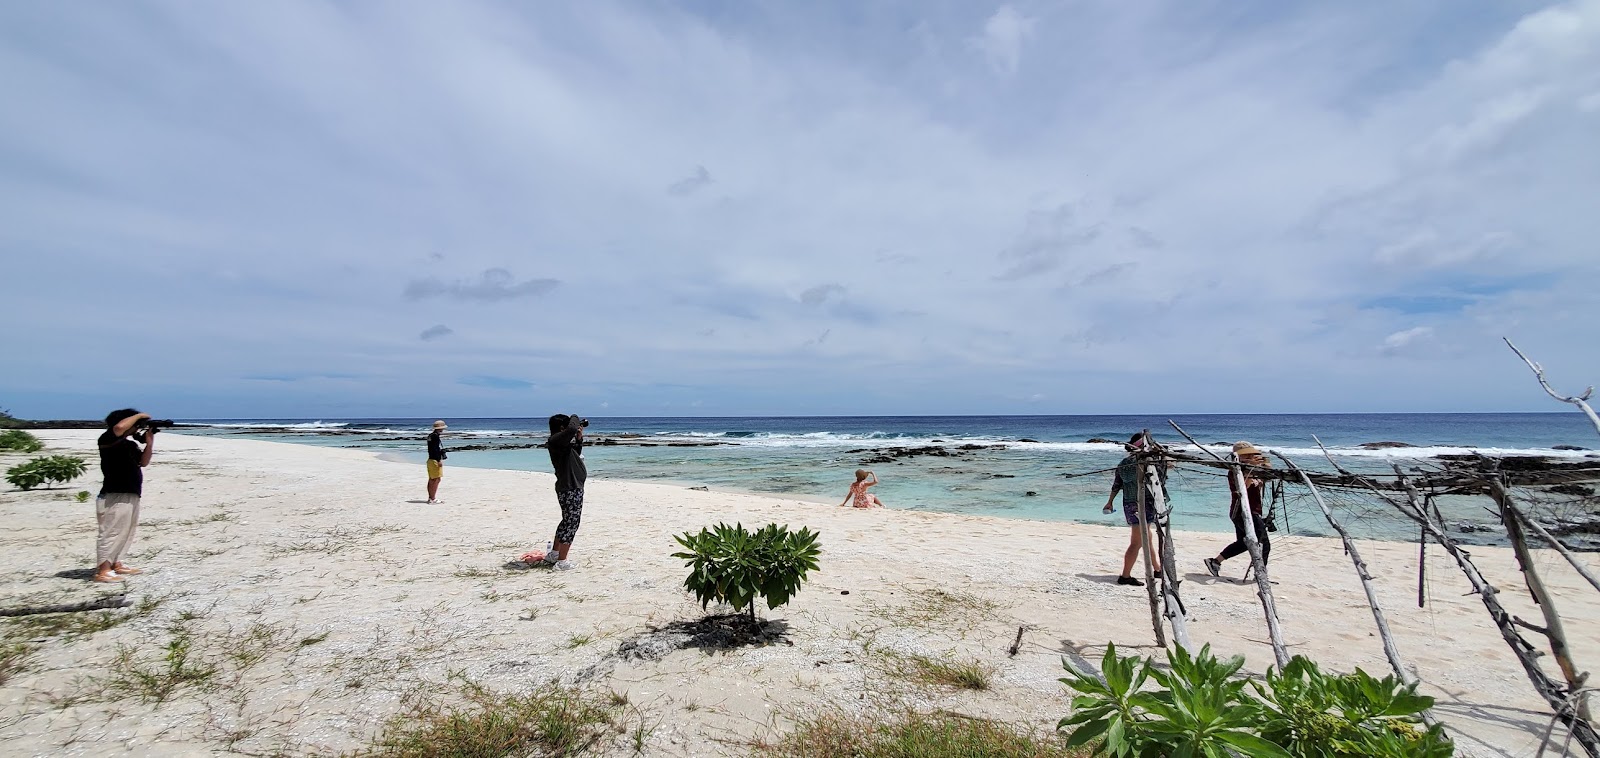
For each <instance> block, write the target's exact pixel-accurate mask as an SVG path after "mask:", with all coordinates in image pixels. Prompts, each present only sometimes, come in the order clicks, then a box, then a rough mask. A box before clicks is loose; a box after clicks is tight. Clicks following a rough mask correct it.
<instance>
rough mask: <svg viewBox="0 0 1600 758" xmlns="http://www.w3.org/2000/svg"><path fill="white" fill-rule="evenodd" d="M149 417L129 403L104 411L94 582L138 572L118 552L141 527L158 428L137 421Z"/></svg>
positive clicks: (100, 445)
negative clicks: (142, 501)
mask: <svg viewBox="0 0 1600 758" xmlns="http://www.w3.org/2000/svg"><path fill="white" fill-rule="evenodd" d="M149 419H150V415H149V414H147V413H140V412H138V411H136V410H134V409H132V408H123V409H122V410H117V411H112V412H111V413H110V414H108V415H107V416H106V431H105V433H104V434H101V435H100V439H99V440H98V441H97V444H98V446H99V448H100V473H101V474H102V475H103V476H104V477H105V479H104V483H103V484H101V486H100V496H99V497H98V498H96V499H95V501H94V515H95V520H96V521H97V522H98V523H99V534H98V536H97V537H96V539H95V560H96V566H95V570H94V580H95V581H97V582H120V581H122V580H123V579H125V578H127V577H128V576H130V575H132V574H137V573H139V569H136V568H133V567H132V566H128V565H126V564H124V563H123V562H122V556H124V555H126V554H127V553H128V548H130V547H132V546H133V535H134V532H136V531H137V530H138V528H139V497H140V496H141V495H142V494H143V493H144V467H145V466H148V465H150V456H151V454H153V453H154V452H155V449H156V446H155V440H156V427H154V426H146V425H144V424H142V423H141V422H143V421H147V420H149ZM135 429H139V431H137V432H136V431H135ZM141 443H143V447H142V448H141V447H140V444H141Z"/></svg>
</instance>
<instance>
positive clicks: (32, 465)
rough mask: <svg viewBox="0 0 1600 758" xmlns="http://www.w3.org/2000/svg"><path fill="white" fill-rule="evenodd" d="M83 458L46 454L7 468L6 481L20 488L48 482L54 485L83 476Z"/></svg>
mask: <svg viewBox="0 0 1600 758" xmlns="http://www.w3.org/2000/svg"><path fill="white" fill-rule="evenodd" d="M84 469H85V465H84V462H83V459H82V458H79V457H77V456H74V455H46V456H41V457H38V458H34V459H33V460H31V461H28V462H27V463H23V464H20V465H16V466H12V467H11V468H9V469H6V481H8V482H10V483H11V484H12V486H14V487H16V488H17V489H20V490H31V489H33V488H35V487H38V486H39V485H41V484H45V483H46V482H48V483H50V484H51V485H52V486H54V485H56V484H66V483H67V482H70V481H72V480H73V479H77V478H78V477H80V476H83V472H84Z"/></svg>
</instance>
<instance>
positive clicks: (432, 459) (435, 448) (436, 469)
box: [428, 421, 450, 505]
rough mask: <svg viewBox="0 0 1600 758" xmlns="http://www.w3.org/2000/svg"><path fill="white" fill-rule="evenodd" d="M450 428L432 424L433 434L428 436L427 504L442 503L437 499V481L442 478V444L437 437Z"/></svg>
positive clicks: (443, 454)
mask: <svg viewBox="0 0 1600 758" xmlns="http://www.w3.org/2000/svg"><path fill="white" fill-rule="evenodd" d="M449 428H450V426H449V425H448V424H446V423H445V422H443V421H435V422H433V432H432V433H431V434H429V435H428V504H429V505H435V504H438V503H442V502H444V501H443V500H440V499H439V480H440V479H443V478H444V459H445V458H447V457H449V456H447V455H445V452H444V443H442V442H440V441H439V435H440V433H442V432H443V431H444V430H446V429H449Z"/></svg>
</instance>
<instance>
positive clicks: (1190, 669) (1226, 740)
mask: <svg viewBox="0 0 1600 758" xmlns="http://www.w3.org/2000/svg"><path fill="white" fill-rule="evenodd" d="M1167 663H1168V669H1167V670H1162V669H1159V668H1156V667H1155V666H1154V665H1153V661H1152V660H1151V659H1149V658H1140V657H1137V656H1129V657H1126V658H1123V657H1119V656H1118V655H1117V649H1116V646H1115V645H1107V646H1106V653H1105V657H1104V658H1103V659H1102V661H1101V671H1102V672H1103V673H1104V675H1105V681H1103V682H1102V681H1101V680H1100V679H1098V678H1096V677H1094V676H1093V675H1092V674H1084V673H1080V672H1078V671H1075V670H1074V669H1073V668H1072V667H1071V666H1069V665H1067V664H1065V663H1063V666H1065V667H1066V669H1067V672H1068V676H1067V677H1066V678H1064V679H1062V680H1061V681H1062V682H1063V683H1065V684H1066V685H1067V686H1068V687H1069V688H1071V689H1073V690H1075V691H1077V692H1078V693H1079V694H1078V695H1077V697H1074V698H1073V699H1072V709H1073V713H1072V715H1071V716H1069V717H1067V718H1064V719H1062V720H1061V723H1060V724H1059V727H1058V728H1060V729H1061V730H1063V731H1067V730H1069V729H1070V733H1069V736H1068V738H1067V744H1068V745H1071V746H1074V747H1077V746H1083V747H1093V748H1094V751H1095V753H1094V754H1095V755H1101V754H1104V755H1111V756H1117V757H1118V758H1147V757H1150V758H1153V757H1154V756H1167V755H1195V756H1226V755H1230V754H1235V753H1237V754H1243V755H1249V756H1256V757H1257V758H1356V757H1357V756H1366V757H1371V758H1402V757H1404V758H1446V757H1447V756H1450V755H1452V754H1453V752H1454V746H1453V745H1452V744H1451V743H1450V741H1449V739H1447V738H1446V737H1445V736H1444V733H1443V731H1442V729H1441V728H1440V727H1438V726H1434V727H1430V728H1426V729H1424V728H1422V727H1421V717H1420V715H1421V714H1422V712H1423V711H1426V710H1427V709H1428V708H1430V707H1432V706H1433V698H1430V697H1426V696H1423V695H1418V694H1417V692H1416V685H1414V684H1411V685H1408V684H1404V683H1402V682H1400V681H1399V679H1397V678H1396V677H1393V676H1390V677H1385V678H1383V679H1376V678H1374V677H1372V676H1371V675H1370V674H1367V673H1366V672H1365V671H1362V670H1360V669H1357V670H1356V672H1355V673H1354V674H1346V675H1343V676H1329V675H1326V674H1323V673H1322V672H1321V671H1320V670H1318V669H1317V666H1316V664H1315V663H1312V662H1311V661H1309V660H1307V659H1305V658H1304V657H1300V656H1296V657H1295V658H1294V659H1293V660H1292V661H1290V663H1289V665H1287V666H1285V667H1284V669H1283V671H1282V672H1281V673H1280V672H1276V671H1268V673H1267V681H1266V684H1265V685H1263V684H1261V683H1260V682H1256V681H1251V680H1249V679H1246V678H1244V677H1241V676H1238V672H1239V669H1240V668H1241V667H1243V666H1244V658H1242V657H1240V656H1234V657H1232V658H1229V659H1228V660H1219V659H1218V658H1217V657H1216V656H1214V655H1212V654H1211V646H1210V645H1207V646H1205V647H1203V648H1201V649H1200V652H1199V653H1197V654H1195V655H1190V654H1189V652H1188V651H1186V650H1184V649H1183V648H1174V649H1172V650H1169V651H1167ZM1147 681H1153V682H1154V683H1155V684H1156V685H1158V686H1157V687H1154V688H1146V687H1145V683H1146V682H1147Z"/></svg>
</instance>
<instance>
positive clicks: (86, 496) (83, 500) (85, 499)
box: [74, 490, 89, 503]
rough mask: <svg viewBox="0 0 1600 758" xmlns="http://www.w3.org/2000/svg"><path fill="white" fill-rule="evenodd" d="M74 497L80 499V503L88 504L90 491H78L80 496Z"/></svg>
mask: <svg viewBox="0 0 1600 758" xmlns="http://www.w3.org/2000/svg"><path fill="white" fill-rule="evenodd" d="M74 497H76V498H77V499H78V502H80V503H87V502H89V491H88V490H78V494H77V495H75V496H74Z"/></svg>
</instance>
